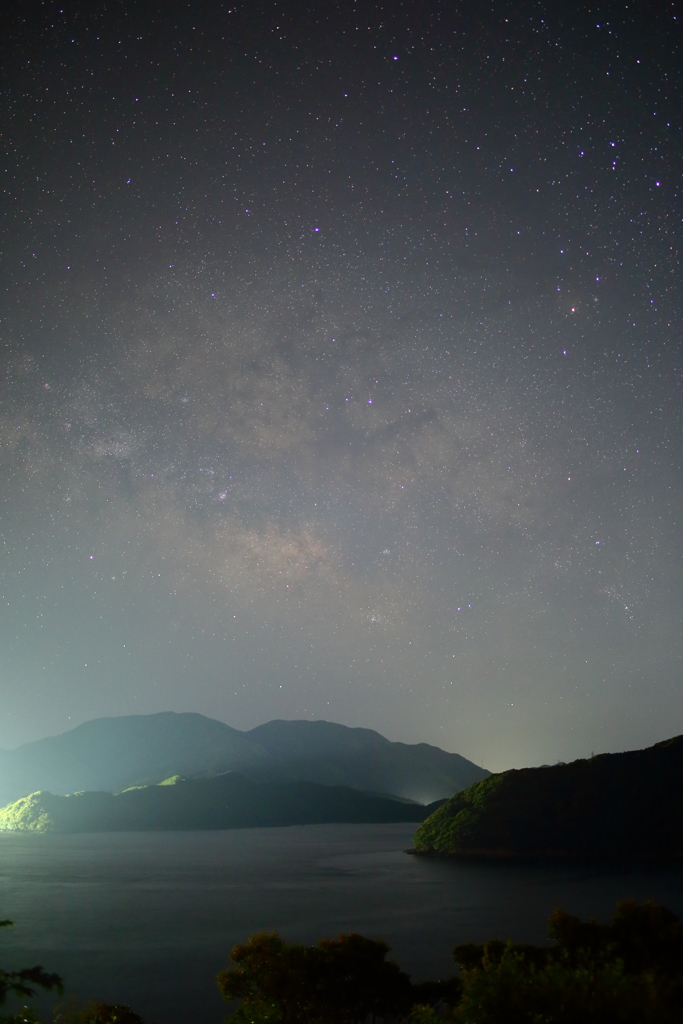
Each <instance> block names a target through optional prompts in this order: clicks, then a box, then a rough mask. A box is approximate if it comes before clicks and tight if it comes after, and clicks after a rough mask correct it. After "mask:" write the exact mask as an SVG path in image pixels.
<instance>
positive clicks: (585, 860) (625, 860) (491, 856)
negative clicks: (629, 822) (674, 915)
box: [403, 846, 683, 868]
mask: <svg viewBox="0 0 683 1024" xmlns="http://www.w3.org/2000/svg"><path fill="white" fill-rule="evenodd" d="M403 852H404V853H407V854H410V856H411V857H423V858H424V859H425V860H438V861H461V862H463V863H467V864H548V865H551V864H552V865H553V866H556V865H558V864H560V865H561V864H567V865H568V866H576V865H577V864H591V865H605V866H614V867H628V866H629V865H632V866H634V867H636V866H637V867H643V866H645V867H658V866H661V867H663V868H672V867H678V866H680V867H682V868H683V854H681V855H678V856H674V855H669V856H667V855H657V854H631V853H629V854H597V853H571V852H570V851H567V850H562V851H557V852H554V851H551V850H539V851H531V852H528V853H519V852H516V851H513V850H456V851H440V850H418V849H417V848H415V847H412V846H411V847H409V848H408V849H406V850H404V851H403Z"/></svg>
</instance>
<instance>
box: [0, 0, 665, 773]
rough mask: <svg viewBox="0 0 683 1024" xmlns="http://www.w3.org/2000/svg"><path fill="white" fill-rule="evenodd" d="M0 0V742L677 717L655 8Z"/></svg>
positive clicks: (539, 730)
mask: <svg viewBox="0 0 683 1024" xmlns="http://www.w3.org/2000/svg"><path fill="white" fill-rule="evenodd" d="M3 19H4V21H3V27H2V32H1V33H0V38H1V39H2V42H1V43H0V50H1V60H0V68H1V71H0V81H1V85H2V104H1V110H2V115H1V116H2V142H3V167H2V184H3V200H2V207H1V210H0V212H1V218H0V232H1V243H2V244H1V253H2V254H1V279H0V295H1V296H2V302H1V304H0V315H1V321H0V366H1V379H0V538H1V541H2V548H1V554H0V559H1V560H0V583H1V586H0V595H1V597H2V602H1V605H0V607H1V608H2V614H1V616H0V700H1V703H2V714H1V715H0V745H1V746H5V747H13V746H16V745H17V744H19V743H21V742H25V741H28V740H31V739H36V738H38V737H40V736H44V735H47V734H54V733H57V732H62V731H64V730H65V729H68V728H70V727H72V726H74V725H77V724H78V723H80V722H82V721H85V720H88V719H91V718H95V717H99V716H102V715H123V714H133V713H150V712H155V711H161V710H174V711H198V712H201V713H203V714H206V715H210V716H212V717H216V718H219V719H221V720H223V721H226V722H228V723H229V724H230V725H233V726H235V727H236V728H240V729H247V728H251V727H253V726H255V725H257V724H259V723H260V722H263V721H267V720H270V719H272V718H278V717H280V718H327V719H329V720H332V721H337V722H342V723H345V724H347V725H363V726H368V727H371V728H375V729H378V730H379V731H380V732H382V733H383V734H384V735H386V736H388V737H389V738H390V739H395V740H404V741H407V742H419V741H427V742H431V743H436V744H438V745H439V746H442V747H444V748H445V749H447V750H453V751H457V752H459V753H461V754H463V755H464V756H466V757H469V758H471V759H472V760H474V761H476V762H477V763H479V764H484V765H486V767H488V768H491V769H493V770H500V769H504V768H508V767H520V766H524V765H533V764H539V763H542V762H554V761H556V760H558V759H561V760H570V759H572V758H576V757H582V756H586V755H588V756H590V754H591V752H592V751H595V752H598V751H604V750H623V749H628V748H631V747H637V746H645V745H648V744H650V743H652V742H656V741H658V740H661V739H664V738H666V737H668V736H671V735H674V734H676V733H680V732H683V680H682V677H681V669H682V657H683V628H682V626H683V623H682V617H683V616H682V612H683V576H682V570H683V563H682V558H683V529H682V523H681V518H682V515H681V504H682V499H683V475H682V473H681V460H682V456H683V440H682V437H681V414H682V411H683V405H682V399H683V396H682V393H681V367H682V358H683V351H682V348H683V342H682V335H681V330H682V326H683V324H682V320H683V318H682V316H681V311H682V305H681V300H682V290H683V289H682V287H681V276H680V265H679V261H680V249H681V231H682V226H683V225H682V216H683V204H682V203H681V181H682V178H681V174H682V171H683V138H682V134H681V110H683V103H682V100H683V89H682V84H683V83H682V77H683V48H682V46H681V42H682V37H681V20H682V18H681V16H680V15H679V8H678V5H676V4H671V3H668V2H662V3H660V4H654V5H653V4H651V3H648V4H646V3H644V2H630V3H626V4H625V3H623V2H621V0H620V2H604V0H598V2H595V3H591V4H583V3H581V2H577V3H571V4H569V3H567V4H558V3H555V2H553V3H551V2H543V0H540V2H538V0H533V2H532V0H515V2H512V0H507V2H506V0H500V2H498V0H496V2H490V0H487V2H482V0H463V2H458V0H422V2H420V3H418V2H408V0H405V2H401V0H392V2H387V3H377V2H370V0H368V2H360V0H358V2H354V0H325V2H313V0H303V2H294V0H286V2H281V3H276V2H264V0H249V2H242V0H240V2H238V3H235V4H233V5H232V6H230V5H229V4H227V3H226V4H216V3H207V2H202V3H200V2H197V3H191V4H188V3H181V2H176V0H168V2H164V3H163V4H162V3H155V2H149V0H144V2H142V0H138V2H135V0H133V2H125V3H124V2H121V0H119V2H116V0H108V2H106V3H104V2H93V3H92V4H82V3H73V2H71V3H70V2H68V0H67V2H65V3H61V4H57V3H54V2H52V0H45V2H43V3H38V2H34V0H25V2H21V3H9V4H8V5H7V6H6V8H5V12H4V14H3Z"/></svg>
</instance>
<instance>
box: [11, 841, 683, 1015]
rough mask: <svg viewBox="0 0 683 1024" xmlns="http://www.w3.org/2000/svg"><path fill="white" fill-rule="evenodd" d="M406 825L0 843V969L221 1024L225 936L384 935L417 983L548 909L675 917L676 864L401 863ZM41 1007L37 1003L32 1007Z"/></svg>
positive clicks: (680, 907) (524, 934) (516, 931)
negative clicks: (458, 954)
mask: <svg viewBox="0 0 683 1024" xmlns="http://www.w3.org/2000/svg"><path fill="white" fill-rule="evenodd" d="M414 830H415V826H414V825H412V824H399V825H395V824H392V825H308V826H297V827H293V828H272V829H267V828H263V829H243V830H233V831H216V832H163V833H150V832H147V833H102V834H89V835H64V836H60V835H16V834H15V835H11V834H6V835H2V836H0V916H1V917H9V918H11V919H12V920H14V921H15V922H16V925H15V927H14V928H12V929H6V930H4V934H3V935H2V936H1V941H0V956H1V958H2V959H1V961H0V963H1V964H2V966H3V967H5V968H14V967H19V966H27V965H29V964H34V963H41V964H42V965H43V966H44V967H45V968H46V969H48V970H50V971H58V972H59V973H60V974H62V975H63V977H64V979H65V981H66V986H67V993H78V995H79V996H81V997H82V998H86V997H89V996H94V997H97V998H100V999H104V1000H106V1001H110V1002H125V1003H128V1004H129V1005H131V1006H132V1007H133V1009H134V1010H136V1011H137V1012H138V1013H140V1014H141V1015H142V1016H143V1017H145V1019H146V1020H148V1021H150V1022H154V1024H181V1022H182V1024H187V1022H189V1021H197V1022H200V1024H219V1022H220V1021H221V1020H222V1017H223V1016H224V1014H225V1004H224V1003H223V1002H222V1000H221V998H220V996H219V994H218V990H217V987H216V983H215V975H216V973H217V972H218V971H219V970H220V969H221V968H222V967H224V966H226V965H227V963H228V959H229V952H230V949H231V947H232V945H233V944H234V943H235V942H241V941H244V940H245V939H246V938H247V937H248V936H249V935H250V934H252V933H253V932H255V931H259V930H271V929H275V930H277V931H279V932H280V933H281V934H282V935H283V937H284V938H286V939H289V940H293V941H301V942H305V943H313V942H316V941H317V940H318V939H319V938H322V937H328V936H335V935H338V934H340V933H345V932H350V931H357V932H360V933H361V934H363V935H367V936H370V937H373V938H380V937H381V938H384V939H385V940H386V941H387V942H388V943H389V945H390V946H391V954H390V955H391V956H392V958H393V959H395V960H396V961H397V962H398V963H399V965H400V966H401V967H402V968H403V969H404V970H407V971H408V972H409V973H410V975H411V976H412V977H413V979H414V980H421V979H424V978H428V977H431V978H435V977H438V976H444V975H447V974H450V973H452V968H453V965H452V962H451V957H450V951H451V948H452V946H453V945H455V943H457V942H464V941H468V940H473V941H482V940H483V939H485V938H490V937H493V936H498V937H501V938H508V937H510V938H514V939H517V940H527V941H534V942H540V941H542V940H543V939H544V938H545V935H546V928H545V922H546V919H547V917H548V915H549V914H550V912H551V911H552V910H553V908H554V907H556V906H561V907H563V908H564V909H565V910H568V911H569V912H571V913H576V914H580V915H581V916H583V917H586V916H588V915H595V916H597V917H598V918H601V919H604V918H607V917H608V916H609V914H610V913H611V911H612V910H613V908H614V903H615V901H616V900H617V899H620V898H623V897H627V896H633V897H635V898H636V899H639V900H642V899H647V898H654V899H657V900H659V901H661V902H663V903H665V904H666V905H667V906H669V907H670V908H671V909H672V910H673V911H674V912H675V913H677V914H681V913H683V876H682V875H681V872H680V871H679V870H677V869H667V870H643V869H633V870H629V869H628V868H623V867H621V868H595V867H590V866H577V867H567V866H559V865H553V866H547V867H546V866H544V867H539V866H535V867H534V866H519V865H517V866H511V865H507V866H506V865H503V866H501V865H475V864H469V865H466V864H456V863H444V862H435V861H428V860H424V859H420V858H415V857H410V856H407V855H406V854H405V852H404V851H405V849H406V848H407V847H409V846H410V845H411V841H412V835H413V832H414ZM36 1005H39V1001H36Z"/></svg>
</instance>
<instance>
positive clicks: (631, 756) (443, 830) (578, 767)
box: [415, 736, 683, 859]
mask: <svg viewBox="0 0 683 1024" xmlns="http://www.w3.org/2000/svg"><path fill="white" fill-rule="evenodd" d="M681 779H683V736H677V737H675V738H674V739H671V740H666V741H665V742H663V743H658V744H657V745H656V746H654V747H648V748H647V749H646V750H633V751H629V752H627V753H623V754H601V755H599V756H598V757H592V758H591V759H590V760H582V761H573V762H572V763H571V764H566V765H556V766H554V767H544V768H523V769H521V770H519V771H514V770H513V771H508V772H503V773H501V774H499V775H491V776H489V778H488V779H485V780H484V781H483V782H478V783H477V784H476V785H474V786H471V787H470V788H469V789H466V790H465V791H464V792H462V793H458V794H457V795H456V796H454V797H452V798H451V799H450V800H448V801H447V802H446V803H445V804H443V805H442V806H441V807H440V808H439V809H438V810H437V811H436V812H435V813H434V814H432V815H431V817H429V818H428V819H427V820H426V821H425V822H424V823H423V824H422V825H421V826H420V828H419V829H418V831H417V833H416V835H415V849H416V851H417V852H423V853H436V854H443V855H451V856H487V857H515V856H517V857H519V856H521V857H527V856H553V857H596V858H620V857H633V858H639V857H643V858H650V857H655V858H659V857H662V858H678V859H680V858H683V788H682V787H681Z"/></svg>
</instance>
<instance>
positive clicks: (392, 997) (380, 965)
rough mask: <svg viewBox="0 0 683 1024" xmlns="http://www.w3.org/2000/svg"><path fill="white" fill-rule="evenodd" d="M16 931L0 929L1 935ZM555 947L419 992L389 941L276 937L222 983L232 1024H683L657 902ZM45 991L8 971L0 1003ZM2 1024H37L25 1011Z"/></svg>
mask: <svg viewBox="0 0 683 1024" xmlns="http://www.w3.org/2000/svg"><path fill="white" fill-rule="evenodd" d="M10 923H11V922H8V921H4V922H0V926H2V925H7V924H10ZM549 927H550V937H551V939H552V940H553V942H552V945H550V946H533V945H525V944H514V943H511V942H507V943H505V942H501V941H499V940H495V939H494V940H490V941H488V942H485V943H483V944H482V945H475V944H474V943H466V944H464V945H459V946H456V947H455V949H454V950H453V959H454V960H455V962H456V963H457V964H458V965H459V966H460V975H459V976H458V977H454V978H451V979H449V980H448V981H439V982H424V983H422V984H420V985H413V984H411V982H410V979H409V977H408V975H407V974H405V973H404V972H403V971H402V970H401V969H400V968H399V967H398V966H397V965H396V964H395V963H393V962H392V961H391V960H387V953H388V952H389V947H388V946H387V945H386V943H385V942H382V941H377V940H373V939H367V938H364V937H363V936H362V935H356V934H351V935H340V936H339V938H338V939H323V940H321V941H320V942H318V944H317V945H315V946H303V945H298V944H295V943H288V942H285V941H284V940H283V939H281V938H280V936H279V935H277V934H276V933H275V932H271V933H259V934H257V935H253V936H252V937H251V938H250V939H249V940H248V941H247V942H246V943H244V944H241V945H237V946H235V947H233V950H232V961H233V964H234V965H235V966H234V967H232V968H229V969H226V970H224V971H221V973H220V974H219V975H218V984H219V987H220V990H221V992H222V994H223V996H224V997H225V999H226V1000H227V1001H228V1002H231V1003H233V1002H237V1003H238V1005H237V1007H236V1009H234V1010H233V1012H232V1013H231V1014H230V1015H229V1016H228V1017H227V1018H226V1024H366V1022H368V1021H373V1022H375V1021H377V1020H382V1021H392V1022H398V1021H401V1022H402V1024H680V1022H681V1021H683V926H681V924H680V922H679V920H678V918H677V917H676V916H675V915H674V914H672V913H671V911H669V910H667V909H666V908H665V907H662V906H660V905H658V904H656V903H652V902H649V903H643V904H637V903H635V902H634V901H633V900H626V901H623V902H621V903H618V904H617V910H616V913H615V914H614V915H613V917H612V919H611V920H610V922H609V924H600V923H599V922H597V921H595V920H593V919H590V920H589V921H585V922H584V921H581V920H580V919H579V918H578V917H572V916H571V915H570V914H566V913H565V912H564V911H562V910H556V911H555V912H554V913H553V914H552V915H551V917H550V919H549ZM32 986H37V987H39V988H42V989H44V990H46V991H51V990H57V991H59V992H61V991H62V983H61V979H60V978H59V977H58V976H57V975H56V974H47V973H46V972H44V971H43V969H42V968H41V967H32V968H27V969H25V970H23V971H14V972H7V971H0V1003H4V1002H5V1001H6V997H7V995H8V994H13V995H15V996H20V997H22V996H27V995H33V994H34V991H35V989H34V988H33V987H32ZM0 1024H40V1021H39V1018H38V1016H37V1015H36V1014H35V1012H34V1011H33V1010H31V1009H29V1008H27V1007H22V1008H21V1009H20V1010H19V1011H18V1012H15V1013H14V1014H12V1015H9V1016H0ZM52 1024H144V1022H143V1020H142V1018H141V1017H139V1016H138V1015H137V1014H136V1013H134V1012H133V1011H132V1010H131V1009H130V1008H129V1007H128V1006H122V1005H111V1004H107V1003H102V1002H95V1001H91V1002H89V1003H86V1004H85V1005H82V1006H81V1005H79V1004H78V1003H77V1002H74V1001H71V1002H66V1003H61V1004H58V1005H57V1007H56V1008H55V1011H54V1013H53V1017H52Z"/></svg>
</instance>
